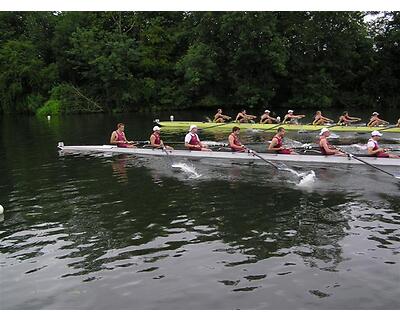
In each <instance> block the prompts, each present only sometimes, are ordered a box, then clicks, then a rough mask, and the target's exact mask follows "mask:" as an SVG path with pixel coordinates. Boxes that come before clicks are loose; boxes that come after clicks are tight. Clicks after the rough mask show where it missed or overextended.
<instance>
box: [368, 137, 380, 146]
mask: <svg viewBox="0 0 400 320" xmlns="http://www.w3.org/2000/svg"><path fill="white" fill-rule="evenodd" d="M375 142H376V141H375V140H372V139H369V140H368V143H367V147H368V148H375ZM376 144H378V143H376ZM378 148H379V146H378Z"/></svg>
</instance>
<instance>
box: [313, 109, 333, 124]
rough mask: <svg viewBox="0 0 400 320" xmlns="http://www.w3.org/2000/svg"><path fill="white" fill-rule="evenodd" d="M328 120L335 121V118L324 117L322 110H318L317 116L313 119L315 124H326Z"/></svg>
mask: <svg viewBox="0 0 400 320" xmlns="http://www.w3.org/2000/svg"><path fill="white" fill-rule="evenodd" d="M328 122H333V120H331V119H329V118H326V117H324V116H323V115H322V112H321V111H317V112H316V113H315V116H314V121H313V123H312V124H313V125H318V126H319V125H325V124H327V123H328Z"/></svg>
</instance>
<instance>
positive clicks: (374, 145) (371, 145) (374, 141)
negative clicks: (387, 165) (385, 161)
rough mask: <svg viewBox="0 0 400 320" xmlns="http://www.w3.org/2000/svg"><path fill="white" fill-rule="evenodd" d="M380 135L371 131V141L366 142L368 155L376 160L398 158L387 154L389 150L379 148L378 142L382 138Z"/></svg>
mask: <svg viewBox="0 0 400 320" xmlns="http://www.w3.org/2000/svg"><path fill="white" fill-rule="evenodd" d="M382 135H383V134H382V133H380V132H379V131H372V132H371V139H369V140H368V143H367V148H368V154H369V155H370V156H373V157H378V158H400V156H397V155H395V154H391V153H387V151H389V150H390V149H385V148H380V147H379V143H378V141H379V140H380V139H381V137H382Z"/></svg>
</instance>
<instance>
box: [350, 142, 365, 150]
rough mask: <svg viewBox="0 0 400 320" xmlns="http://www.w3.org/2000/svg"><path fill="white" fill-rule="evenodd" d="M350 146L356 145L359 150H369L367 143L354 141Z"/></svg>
mask: <svg viewBox="0 0 400 320" xmlns="http://www.w3.org/2000/svg"><path fill="white" fill-rule="evenodd" d="M350 147H354V148H356V149H359V150H367V145H365V144H358V143H354V144H352V145H350Z"/></svg>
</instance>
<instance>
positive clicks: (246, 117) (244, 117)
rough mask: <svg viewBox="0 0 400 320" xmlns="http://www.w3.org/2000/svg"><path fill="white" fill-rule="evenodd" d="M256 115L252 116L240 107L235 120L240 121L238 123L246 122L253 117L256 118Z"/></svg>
mask: <svg viewBox="0 0 400 320" xmlns="http://www.w3.org/2000/svg"><path fill="white" fill-rule="evenodd" d="M256 118H257V117H256V116H253V115H251V114H247V113H246V110H245V109H242V111H240V112H239V113H238V114H237V116H236V119H235V121H236V122H240V123H248V122H251V121H253V120H254V119H256Z"/></svg>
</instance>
